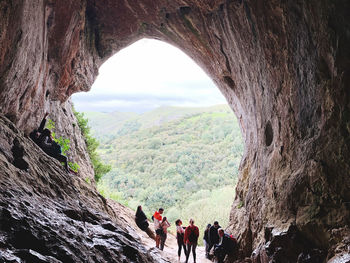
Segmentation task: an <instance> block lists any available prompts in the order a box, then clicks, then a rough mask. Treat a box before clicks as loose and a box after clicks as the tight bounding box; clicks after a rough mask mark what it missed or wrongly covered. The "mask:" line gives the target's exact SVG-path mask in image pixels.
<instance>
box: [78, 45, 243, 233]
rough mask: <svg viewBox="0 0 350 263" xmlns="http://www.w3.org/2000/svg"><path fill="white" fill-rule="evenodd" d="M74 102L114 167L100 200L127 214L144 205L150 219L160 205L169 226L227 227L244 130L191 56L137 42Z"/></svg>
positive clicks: (105, 179)
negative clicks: (124, 209) (111, 202)
mask: <svg viewBox="0 0 350 263" xmlns="http://www.w3.org/2000/svg"><path fill="white" fill-rule="evenodd" d="M72 99H73V102H74V104H75V107H76V109H77V110H78V111H82V112H85V115H86V116H87V117H88V119H89V122H90V126H91V128H92V131H93V134H94V136H95V137H96V138H97V139H98V140H99V142H100V147H99V153H100V155H101V158H102V160H104V161H105V162H107V163H109V164H110V165H111V166H112V170H111V172H109V173H108V174H106V175H105V176H104V177H103V178H102V179H101V180H100V182H98V189H99V191H100V192H101V193H102V194H103V195H105V196H107V197H109V198H112V199H114V200H116V201H119V202H121V203H123V204H125V205H127V206H129V207H131V208H132V209H136V207H137V206H138V205H142V206H143V209H144V211H145V212H146V214H148V216H149V218H150V217H151V214H152V213H153V212H154V210H156V209H157V208H159V207H163V208H165V213H164V214H165V215H166V216H167V217H168V219H169V220H170V221H171V222H172V223H173V222H174V221H175V220H176V219H177V218H181V219H182V220H183V222H184V224H185V225H187V222H188V219H189V218H194V219H195V221H196V224H197V225H198V226H199V227H200V229H204V228H205V226H206V225H207V224H208V223H213V221H214V220H218V221H219V222H220V224H221V226H222V227H226V226H228V222H229V213H230V209H231V205H232V203H233V199H234V195H235V193H234V189H235V185H236V183H237V178H238V168H239V163H240V160H241V157H242V153H243V140H242V136H241V130H240V128H239V124H238V122H237V119H236V117H235V115H234V113H233V112H232V110H231V109H230V108H229V106H228V105H227V102H226V99H225V98H224V97H223V95H222V94H221V93H220V91H219V89H218V88H217V87H216V86H215V85H214V83H213V82H212V81H211V79H210V78H209V77H208V76H207V75H206V73H204V71H203V70H202V69H201V68H200V67H199V66H198V65H197V64H195V63H194V61H193V60H192V59H190V58H189V57H188V56H187V55H185V54H184V53H183V52H182V51H180V50H179V49H177V48H175V47H173V46H171V45H169V44H166V43H164V42H161V41H158V40H150V39H142V40H139V41H138V42H135V43H134V44H132V45H130V46H129V47H127V48H124V49H123V50H121V51H120V52H118V53H117V54H115V55H114V56H113V57H111V58H110V59H109V60H107V61H106V62H105V63H104V64H103V65H102V66H101V68H100V75H99V77H98V78H97V79H96V81H95V83H94V85H93V86H92V90H91V91H90V92H89V93H85V94H82V93H79V94H75V95H73V96H72ZM173 225H175V224H173ZM201 232H202V231H201ZM200 240H202V238H201V239H200Z"/></svg>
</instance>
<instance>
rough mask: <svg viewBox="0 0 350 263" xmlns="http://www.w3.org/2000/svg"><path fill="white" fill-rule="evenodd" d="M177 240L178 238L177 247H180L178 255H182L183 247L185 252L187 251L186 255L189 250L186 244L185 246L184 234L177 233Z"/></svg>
mask: <svg viewBox="0 0 350 263" xmlns="http://www.w3.org/2000/svg"><path fill="white" fill-rule="evenodd" d="M176 240H177V247H178V250H177V255H178V256H179V257H180V256H181V248H183V249H184V253H185V256H186V254H187V252H186V251H187V250H186V246H185V243H184V234H179V233H177V235H176Z"/></svg>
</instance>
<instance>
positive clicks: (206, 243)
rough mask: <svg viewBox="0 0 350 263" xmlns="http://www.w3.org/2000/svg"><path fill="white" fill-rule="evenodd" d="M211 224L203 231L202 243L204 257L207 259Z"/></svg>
mask: <svg viewBox="0 0 350 263" xmlns="http://www.w3.org/2000/svg"><path fill="white" fill-rule="evenodd" d="M210 227H211V224H208V225H207V228H206V229H205V230H204V236H203V243H204V248H205V257H206V258H208V259H209V230H210Z"/></svg>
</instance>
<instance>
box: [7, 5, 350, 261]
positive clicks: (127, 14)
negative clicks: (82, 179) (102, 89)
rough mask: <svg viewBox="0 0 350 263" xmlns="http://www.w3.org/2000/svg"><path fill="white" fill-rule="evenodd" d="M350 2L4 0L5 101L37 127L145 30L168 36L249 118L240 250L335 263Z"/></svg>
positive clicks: (235, 226) (348, 130) (344, 219)
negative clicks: (59, 102) (107, 60)
mask: <svg viewBox="0 0 350 263" xmlns="http://www.w3.org/2000/svg"><path fill="white" fill-rule="evenodd" d="M349 5H350V3H349V1H347V0H339V1H330V0H321V1H320V0H309V1H288V0H287V1H286V0H269V1H262V0H226V1H224V0H205V1H197V0H165V1H151V0H140V1H127V0H119V1H115V0H113V1H112V0H106V1H94V0H77V1H68V0H61V1H54V0H49V1H44V0H31V1H29V0H24V1H19V0H14V1H2V2H0V10H1V14H2V16H0V17H1V18H0V25H1V28H2V29H3V30H2V32H1V35H0V111H1V112H2V113H3V114H5V115H6V116H7V117H8V118H9V119H11V120H12V121H13V122H14V123H16V125H18V126H19V127H20V128H21V129H23V130H25V131H26V132H27V131H28V130H30V129H32V128H33V125H34V123H38V121H39V119H40V117H39V116H40V115H41V116H42V114H43V112H44V111H45V110H49V111H54V109H53V108H54V107H53V105H52V104H51V101H61V102H64V101H65V100H66V99H67V98H68V97H69V96H70V95H71V94H72V93H74V92H77V91H87V90H88V89H89V88H90V86H91V84H92V82H93V80H94V78H95V77H96V75H97V69H98V67H99V66H100V65H101V63H102V62H103V61H105V60H106V59H107V58H108V57H110V56H111V55H112V54H114V53H115V52H117V51H119V50H120V49H122V48H124V47H126V46H127V45H129V44H131V43H132V42H134V41H136V40H138V39H140V38H143V37H150V38H156V39H160V40H163V41H166V42H168V43H171V44H173V45H174V46H177V47H179V48H180V49H182V50H183V51H184V52H185V53H187V54H188V55H189V56H190V57H192V58H193V59H194V60H195V61H196V62H197V63H198V64H199V65H200V66H201V67H202V68H203V69H204V70H205V71H206V72H207V73H208V75H209V76H210V77H211V78H212V79H213V80H214V81H215V83H216V84H217V86H218V88H219V89H220V90H221V92H222V93H223V94H224V95H225V96H226V98H227V101H228V102H229V104H230V105H231V107H232V109H233V110H234V112H235V113H236V115H237V117H238V119H239V120H240V124H241V129H242V133H243V136H244V138H245V153H244V157H243V160H242V162H241V167H240V178H239V183H238V186H237V191H236V192H237V194H236V199H235V202H234V204H233V206H232V212H231V226H230V228H229V229H230V231H232V232H234V233H236V234H237V235H238V236H239V245H240V249H239V253H238V254H239V257H240V258H244V257H250V256H251V257H252V259H253V260H254V261H255V262H268V261H269V260H272V259H274V260H276V261H277V262H287V261H281V258H284V260H286V258H288V259H289V260H290V262H296V261H297V260H298V258H299V262H303V261H302V260H304V259H303V258H308V257H310V258H314V261H315V262H317V260H319V261H320V262H323V261H325V260H329V261H330V262H331V261H332V260H333V259H332V260H331V258H332V257H333V256H335V257H341V256H343V255H342V253H348V254H349V251H348V248H347V246H348V245H349V232H348V226H349V218H350V215H349V211H350V209H349V204H350V203H349V202H350V195H349V191H348V190H349V186H350V178H349V174H350V165H349V161H348V160H349V157H350V152H349V151H350V149H349V146H350V101H349V97H350V94H349V92H350V89H349V86H350V85H349V84H350V79H349V78H350V77H349V76H350V74H349V69H350V67H349V66H350V56H349V52H350V49H349V46H350V45H349V44H350V40H349V38H350V33H349V32H350V16H349V10H350V6H349ZM34 14H35V15H34ZM55 107H57V104H56V106H55ZM281 236H283V238H281ZM286 237H290V238H286ZM292 237H295V238H296V240H300V242H301V243H303V244H308V245H307V246H300V245H295V242H290V240H293V239H292ZM285 239H287V240H289V241H283V240H285ZM264 244H265V245H271V244H272V245H271V246H264ZM316 251H318V252H316ZM252 253H253V254H252ZM278 260H280V261H278ZM305 262H306V261H305Z"/></svg>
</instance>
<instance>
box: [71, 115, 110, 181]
mask: <svg viewBox="0 0 350 263" xmlns="http://www.w3.org/2000/svg"><path fill="white" fill-rule="evenodd" d="M73 112H74V115H75V117H76V118H77V121H78V125H79V128H80V130H81V133H82V135H83V137H84V139H85V143H86V147H87V151H88V154H89V156H90V159H91V162H92V166H93V167H94V173H95V181H96V182H98V181H100V179H101V177H102V176H103V175H104V174H106V173H108V172H109V171H110V170H111V166H110V165H106V164H104V163H103V162H102V161H101V158H100V156H99V154H98V153H97V147H98V146H99V143H98V141H97V140H96V139H95V138H94V137H92V136H91V135H90V127H89V126H88V119H87V118H85V116H84V113H80V112H77V111H75V110H74V109H73Z"/></svg>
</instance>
